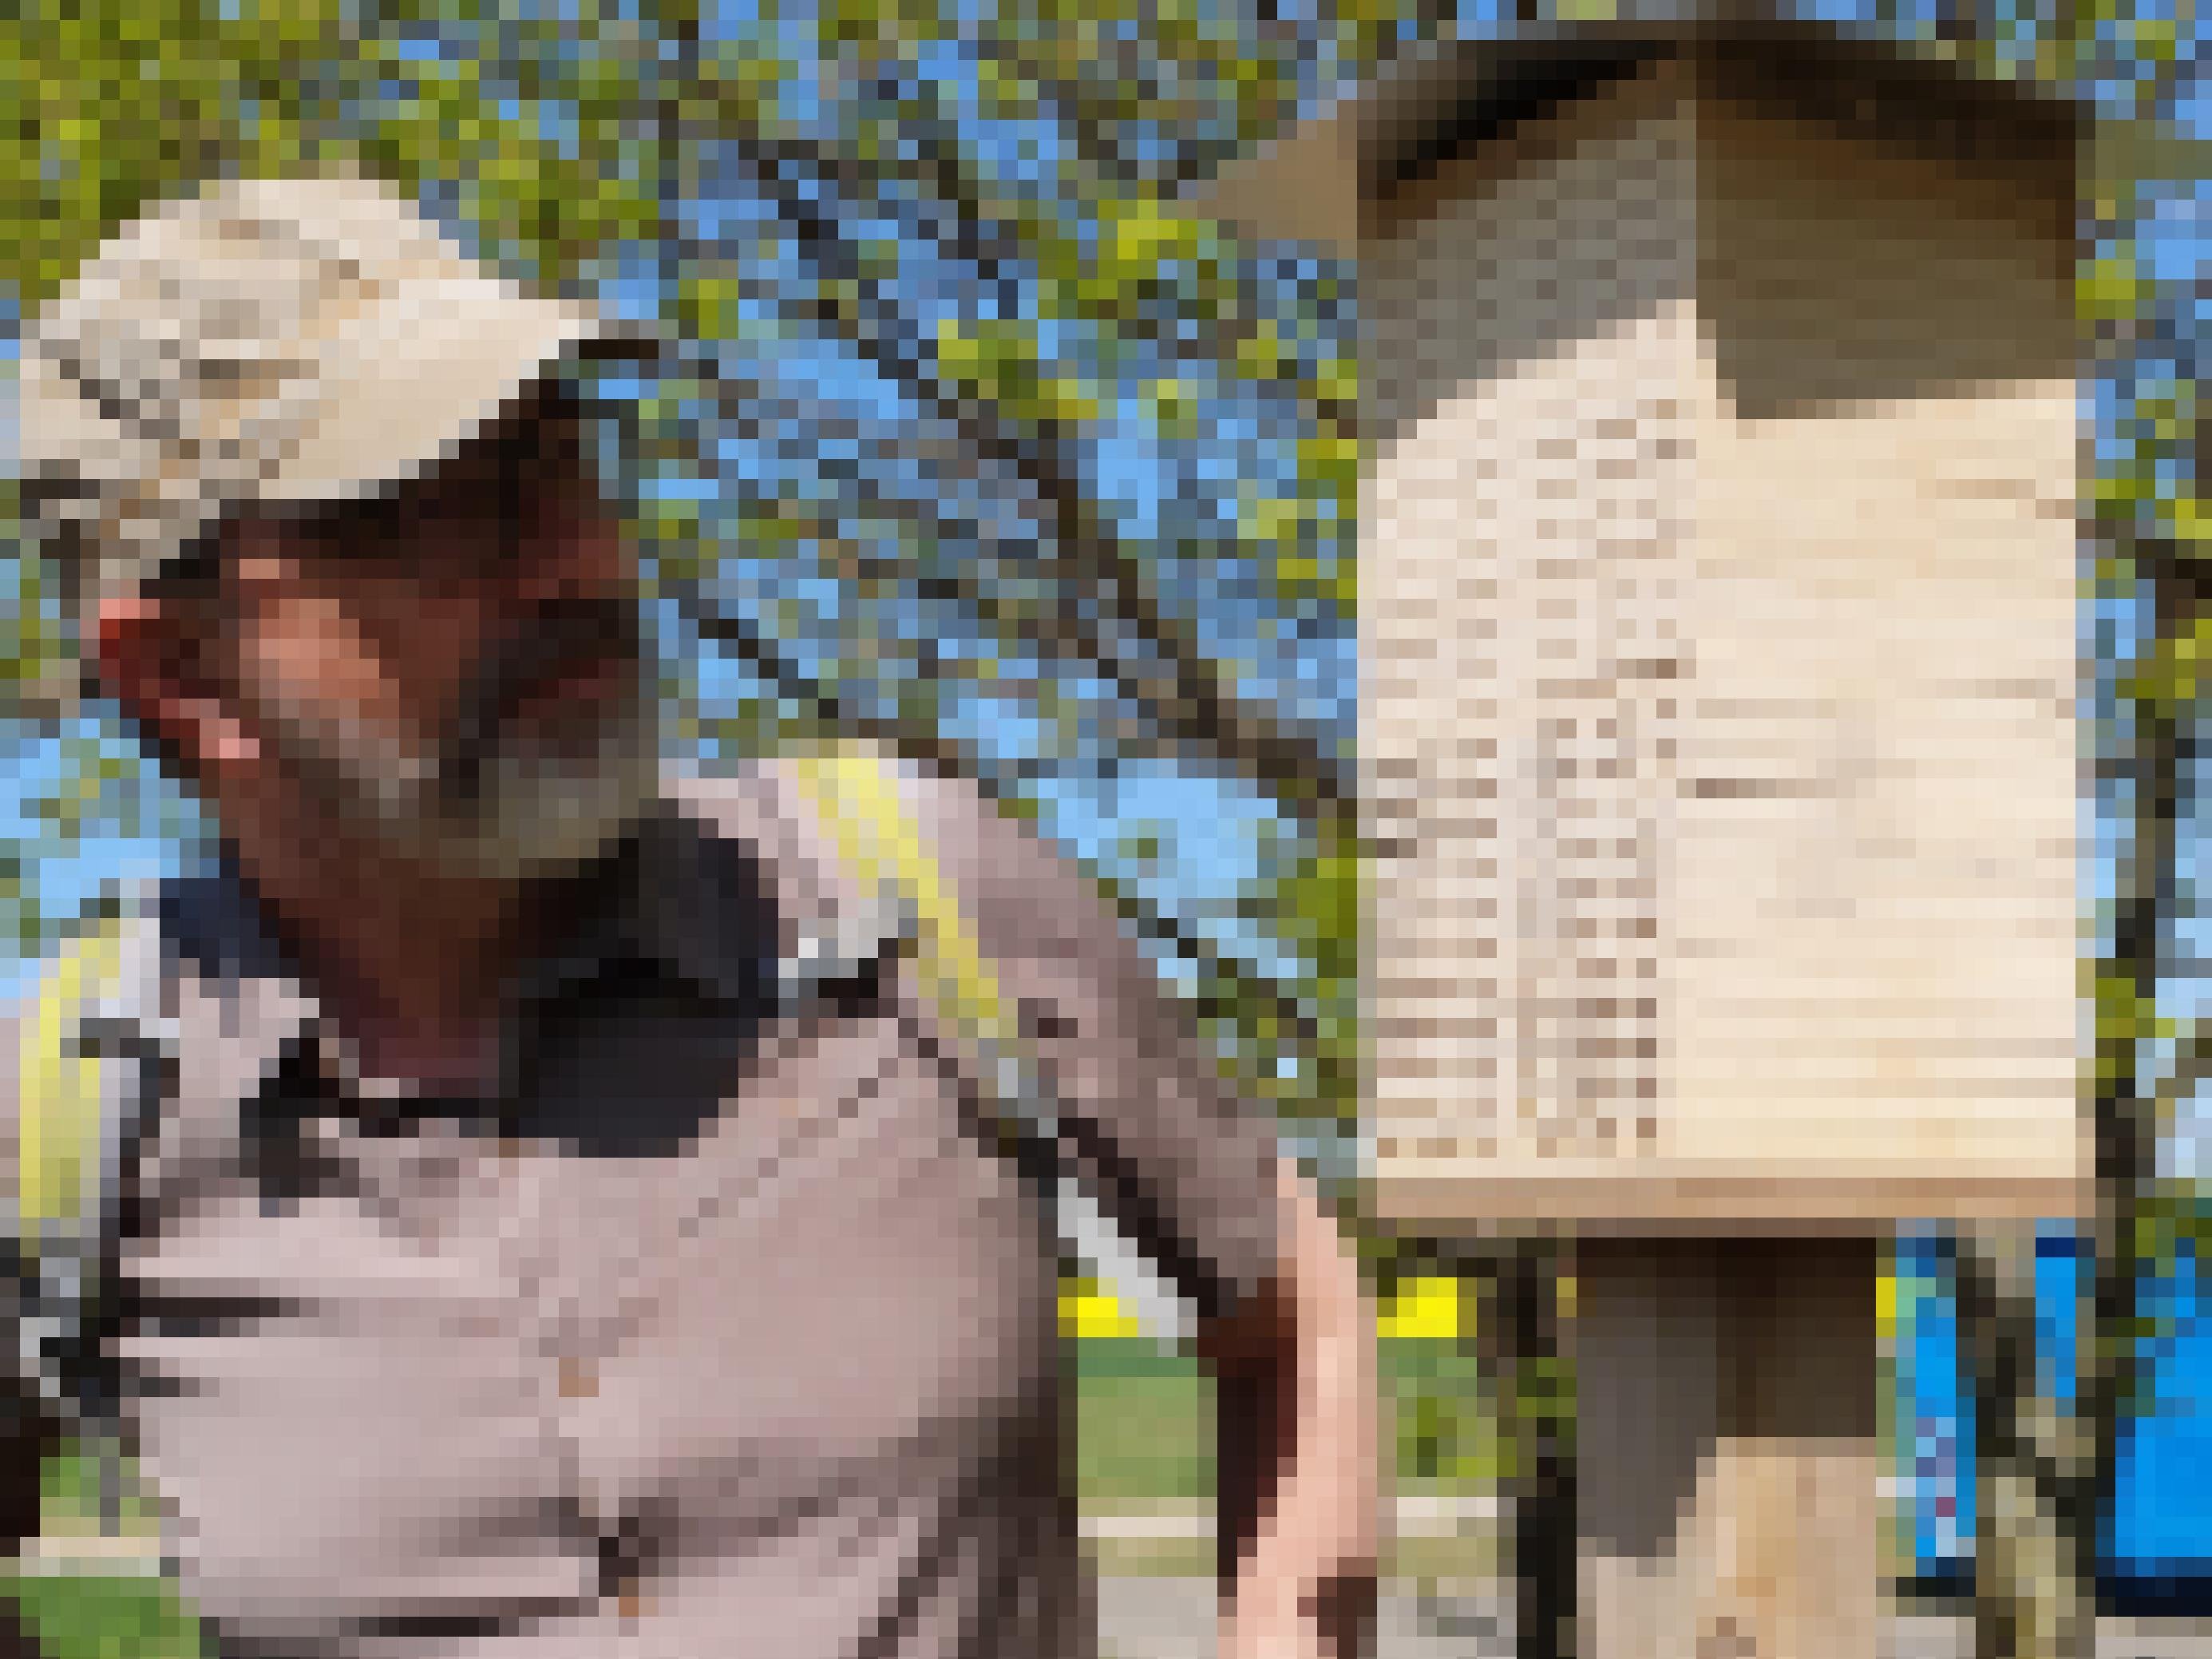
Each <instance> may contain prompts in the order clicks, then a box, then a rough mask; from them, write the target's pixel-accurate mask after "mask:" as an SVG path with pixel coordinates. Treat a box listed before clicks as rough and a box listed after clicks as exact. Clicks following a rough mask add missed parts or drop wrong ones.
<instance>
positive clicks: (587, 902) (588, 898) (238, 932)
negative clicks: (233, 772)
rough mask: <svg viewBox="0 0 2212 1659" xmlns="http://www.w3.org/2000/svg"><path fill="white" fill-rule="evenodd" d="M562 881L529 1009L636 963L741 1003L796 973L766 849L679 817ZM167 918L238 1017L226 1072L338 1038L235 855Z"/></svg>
mask: <svg viewBox="0 0 2212 1659" xmlns="http://www.w3.org/2000/svg"><path fill="white" fill-rule="evenodd" d="M560 879H561V889H560V890H559V891H558V892H557V893H549V895H548V898H549V900H550V902H558V903H561V904H562V906H563V907H564V908H566V909H567V911H568V916H569V919H570V920H569V922H568V925H567V926H564V927H562V929H561V931H560V935H559V940H558V943H557V944H556V945H555V947H554V948H553V949H551V950H550V951H548V952H547V953H546V954H544V956H541V957H538V959H537V960H536V961H535V962H533V963H531V964H530V965H529V966H528V967H527V968H526V969H525V971H524V973H523V975H522V976H521V979H520V982H519V984H518V986H517V990H518V993H519V998H518V1001H519V1003H522V1004H528V1003H539V1002H544V1001H548V1000H550V999H551V998H552V997H553V996H555V995H556V994H558V992H560V991H561V990H562V988H564V987H567V986H569V985H574V984H578V983H581V982H584V981H587V980H588V979H590V978H591V977H592V975H594V974H596V973H597V972H598V971H599V969H601V968H603V967H605V966H606V965H608V964H609V963H612V962H615V961H617V960H623V959H628V960H633V961H642V962H645V963H650V964H652V965H653V966H655V967H657V968H660V969H665V970H667V971H671V972H674V973H677V974H679V975H682V976H684V978H685V979H687V980H689V981H690V982H691V983H692V984H693V985H694V986H695V987H696V988H697V989H699V990H700V991H702V992H703V993H705V994H708V996H710V997H714V998H716V999H719V1000H725V1001H728V1002H731V1003H732V1004H739V1005H742V1004H744V1003H747V1002H752V1003H756V1004H757V1003H759V1002H763V1001H766V1000H773V999H775V998H776V997H777V994H778V987H779V985H780V983H781V981H783V980H785V979H787V978H788V977H790V975H791V969H790V968H789V965H788V964H787V963H780V962H779V960H778V941H779V939H781V937H782V933H781V928H780V927H779V925H778V920H777V908H776V894H775V888H774V885H773V884H772V882H771V879H770V876H769V872H768V871H767V870H766V869H764V868H763V865H762V863H761V861H760V860H759V859H758V857H757V854H756V853H755V852H754V850H753V849H752V848H750V847H749V846H747V845H746V844H744V842H739V841H736V840H733V839H728V838H724V837H719V836H714V835H713V834H711V833H710V832H708V830H707V829H705V828H703V827H702V826H701V825H700V824H698V823H696V822H694V821H692V820H691V819H690V818H689V817H684V816H683V815H682V814H680V813H678V812H676V811H672V810H665V809H664V810H660V811H655V812H653V814H651V815H649V816H648V817H647V818H645V819H644V820H643V821H641V823H639V824H638V826H637V827H636V828H635V829H633V830H632V831H631V833H630V834H629V836H626V837H625V838H624V839H623V842H621V843H620V844H619V845H618V846H617V848H614V849H612V850H611V851H610V852H609V853H607V854H604V855H602V857H601V858H599V860H595V861H594V862H593V863H592V865H591V866H587V867H586V868H585V869H584V870H582V871H580V872H578V873H577V874H576V875H575V876H574V877H572V878H560ZM160 909H161V935H162V939H163V940H164V942H165V944H166V945H167V949H168V950H169V951H172V952H173V954H174V957H175V958H176V959H177V960H178V961H179V963H182V964H183V965H184V966H185V967H186V968H187V969H189V970H190V972H191V975H192V976H193V977H195V978H196V979H197V980H198V981H200V984H201V987H203V989H204V991H205V992H207V993H210V994H213V995H214V996H215V997H216V999H218V1000H219V1002H220V1003H221V1004H222V1005H223V1006H224V1007H225V1009H226V1011H227V1012H225V1014H224V1015H223V1017H222V1019H221V1020H220V1022H219V1023H220V1024H221V1026H222V1045H221V1046H222V1047H223V1048H225V1049H226V1050H227V1051H234V1052H227V1053H226V1055H225V1058H224V1060H223V1061H222V1070H223V1071H224V1072H225V1073H228V1074H229V1075H233V1076H250V1075H255V1074H258V1075H261V1076H263V1077H266V1076H268V1075H270V1068H271V1067H272V1066H274V1064H275V1063H276V1059H277V1058H278V1056H279V1055H280V1054H282V1052H283V1049H284V1048H285V1047H286V1045H287V1044H288V1043H290V1042H295V1041H296V1040H298V1039H300V1038H301V1037H303V1036H310V1035H313V1034H317V1033H321V1034H324V1035H336V1034H335V1033H331V1032H327V1030H325V1028H324V1027H323V1026H322V1024H321V1011H320V1009H319V1006H318V1004H317V1001H316V1000H315V998H314V995H313V992H312V990H311V989H309V988H307V987H306V986H305V985H304V983H303V981H302V977H301V974H300V973H299V971H298V969H297V965H296V963H297V958H296V957H295V953H294V951H292V949H291V948H290V947H289V945H288V944H287V943H286V941H285V939H284V938H283V931H282V929H281V928H280V927H278V926H277V925H276V922H275V921H274V919H273V918H272V917H271V916H270V914H269V912H268V910H267V908H266V907H265V906H264V905H263V904H262V902H260V900H259V898H258V896H256V895H255V893H254V892H253V890H252V884H251V883H250V882H249V881H248V880H247V879H246V877H245V875H244V873H243V872H241V871H240V869H239V868H238V866H237V864H236V862H235V861H234V860H233V859H232V858H231V857H229V856H228V854H227V853H224V854H216V856H215V857H213V858H212V859H211V860H210V862H209V864H208V866H206V867H205V868H204V869H203V870H202V871H200V872H197V873H194V874H192V875H189V876H186V877H185V878H182V879H179V880H177V881H174V882H172V883H169V884H167V885H166V886H165V887H164V889H163V890H162V892H161V901H160ZM802 937H803V938H804V937H805V932H804V930H802ZM803 948H804V945H803V944H802V949H803ZM178 1035H179V1036H185V1035H187V1034H186V1033H183V1032H179V1033H178Z"/></svg>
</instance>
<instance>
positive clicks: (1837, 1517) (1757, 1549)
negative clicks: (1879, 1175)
mask: <svg viewBox="0 0 2212 1659" xmlns="http://www.w3.org/2000/svg"><path fill="white" fill-rule="evenodd" d="M1876 1267H1877V1261H1876V1248H1875V1241H1873V1240H1872V1239H1817V1240H1815V1239H1795V1240H1786V1241H1778V1240H1770V1239H1733V1240H1669V1241H1662V1242H1638V1243H1626V1242H1607V1243H1585V1244H1583V1246H1582V1247H1581V1248H1580V1249H1578V1250H1577V1253H1576V1264H1575V1283H1576V1311H1575V1317H1574V1319H1573V1320H1572V1321H1571V1339H1570V1340H1571V1353H1572V1356H1573V1359H1574V1363H1575V1380H1576V1393H1577V1421H1576V1443H1577V1460H1576V1461H1577V1479H1576V1498H1577V1518H1578V1524H1579V1528H1580V1531H1581V1534H1582V1541H1583V1542H1582V1559H1581V1574H1580V1577H1581V1615H1580V1618H1579V1620H1578V1625H1579V1628H1580V1631H1581V1632H1582V1641H1581V1644H1580V1649H1581V1659H1874V1654H1875V1637H1876V1631H1877V1628H1878V1624H1879V1614H1880V1609H1881V1575H1880V1571H1879V1559H1878V1556H1879V1522H1878V1510H1877V1505H1876V1498H1877V1491H1876V1484H1875V1482H1876V1463H1877V1446H1876V1438H1875V1375H1876V1364H1877V1360H1878V1354H1877V1351H1876V1346H1875V1337H1876V1332H1875V1305H1874V1287H1875V1271H1876Z"/></svg>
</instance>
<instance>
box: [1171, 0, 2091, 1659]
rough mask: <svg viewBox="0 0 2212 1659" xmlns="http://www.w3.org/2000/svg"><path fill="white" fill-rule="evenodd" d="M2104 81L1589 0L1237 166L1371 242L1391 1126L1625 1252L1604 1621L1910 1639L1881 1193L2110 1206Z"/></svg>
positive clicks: (1615, 1651) (1448, 1166) (1590, 1324)
mask: <svg viewBox="0 0 2212 1659" xmlns="http://www.w3.org/2000/svg"><path fill="white" fill-rule="evenodd" d="M2081 120H2082V118H2081V114H2080V112H2078V111H2077V110H2076V109H2075V108H2074V107H2073V106H2069V105H2067V104H2064V103H2062V102H2059V101H2057V100H2053V99H2050V98H2047V97H2045V96H2042V95H2039V94H2033V93H2031V92H2029V91H2027V90H2024V89H2022V88H2020V87H2017V86H2013V85H2008V84H1998V83H1995V82H1990V81H1988V80H1985V79H1982V78H1978V76H1976V75H1975V74H1973V73H1972V72H1971V71H1969V70H1966V69H1965V68H1962V67H1960V66H1959V65H1957V64H1953V63H1951V62H1948V61H1937V60H1936V59H1934V58H1923V57H1920V56H1917V55H1916V54H1915V53H1914V52H1912V51H1911V49H1909V48H1907V47H1904V46H1898V45H1895V44H1892V43H1887V42H1879V41H1875V40H1868V39H1863V38H1859V37H1856V36H1853V35H1851V34H1850V33H1846V32H1844V31H1843V30H1841V29H1839V28H1837V27H1829V26H1825V25H1819V24H1813V23H1807V22H1794V21H1784V20H1780V19H1778V18H1771V17H1760V16H1756V15H1742V14H1740V13H1739V14H1731V15H1728V16H1726V17H1720V16H1711V15H1691V16H1682V15H1669V16H1668V18H1667V19H1665V20H1664V21H1646V22H1638V21H1606V22H1586V23H1579V24H1573V23H1569V24H1559V25H1553V26H1548V27H1544V28H1541V29H1529V28H1523V29H1522V30H1519V31H1518V32H1516V34H1515V35H1514V37H1513V38H1512V39H1511V40H1508V41H1460V42H1454V43H1451V44H1449V45H1447V46H1443V47H1441V48H1437V49H1431V50H1429V51H1426V52H1423V53H1421V54H1419V55H1418V56H1416V57H1413V58H1409V59H1407V60H1406V61H1402V62H1401V63H1399V64H1395V65H1394V66H1391V67H1389V69H1387V70H1385V71H1384V72H1383V74H1382V75H1381V76H1379V77H1377V78H1376V80H1375V82H1373V83H1372V84H1370V85H1369V86H1368V87H1367V88H1365V89H1364V91H1363V92H1362V93H1360V94H1358V95H1357V96H1355V97H1353V98H1352V99H1351V100H1348V101H1347V102H1346V103H1345V104H1342V105H1340V106H1338V107H1337V108H1336V109H1335V110H1334V112H1331V113H1329V114H1328V116H1327V117H1326V118H1322V119H1320V120H1317V121H1316V122H1313V123H1310V124H1308V125H1302V126H1299V127H1297V128H1295V129H1293V130H1292V131H1290V132H1288V133H1287V134H1285V136H1283V137H1280V138H1279V140H1278V141H1277V142H1276V143H1274V144H1273V145H1272V146H1271V147H1270V148H1268V149H1267V150H1265V151H1263V152H1261V153H1259V154H1257V155H1254V156H1252V157H1250V158H1249V159H1248V160H1245V161H1242V162H1240V163H1239V164H1238V165H1237V167H1234V168H1233V169H1232V170H1231V171H1229V172H1227V173H1225V174H1223V175H1222V176H1221V177H1219V178H1218V179H1215V180H1213V181H1212V183H1211V185H1209V187H1208V193H1207V194H1206V197H1205V198H1204V199H1203V201H1202V202H1201V203H1200V205H1201V206H1202V208H1203V209H1204V210H1206V211H1207V212H1210V213H1212V214H1213V215H1216V216H1219V217H1222V218H1225V219H1228V220H1230V221H1231V222H1237V223H1238V224H1240V225H1241V226H1242V227H1243V228H1246V229H1248V230H1249V231H1252V232H1255V233H1257V234H1267V235H1271V236H1282V237H1293V238H1298V239H1303V240H1310V241H1312V242H1316V243H1320V244H1322V245H1325V246H1328V247H1329V248H1331V249H1333V250H1334V251H1336V252H1340V253H1343V254H1346V255H1352V256H1356V258H1357V261H1358V264H1357V270H1358V285H1359V286H1358V294H1359V313H1360V317H1361V319H1362V321H1361V327H1362V330H1363V337H1362V341H1361V351H1362V353H1363V356H1362V369H1361V372H1362V394H1361V395H1362V398H1363V404H1362V410H1361V416H1360V419H1361V424H1362V430H1363V434H1364V440H1365V443H1366V446H1367V450H1366V454H1367V473H1366V477H1365V481H1364V499H1363V502H1362V507H1361V513H1362V520H1361V532H1360V542H1359V559H1360V593H1361V615H1360V619H1359V649H1360V673H1361V677H1362V678H1361V690H1360V698H1361V701H1360V719H1361V731H1360V743H1361V764H1362V768H1363V773H1362V776H1363V787H1364V797H1365V802H1366V810H1367V812H1368V820H1367V830H1368V833H1369V834H1370V836H1371V837H1372V842H1373V848H1374V857H1373V864H1372V884H1371V889H1370V891H1371V908H1370V928H1371V934H1370V950H1371V955H1370V980H1369V992H1370V1000H1369V1003H1368V1007H1367V1016H1368V1019H1369V1022H1370V1024H1369V1033H1370V1044H1371V1054H1372V1072H1371V1079H1370V1118H1369V1123H1368V1127H1369V1130H1370V1133H1371V1136H1372V1160H1371V1165H1370V1169H1369V1170H1368V1173H1369V1174H1370V1176H1371V1179H1372V1184H1373V1194H1374V1202H1375V1204H1376V1206H1377V1208H1378V1210H1379V1211H1380V1212H1381V1213H1382V1214H1383V1216H1384V1217H1386V1218H1391V1219H1393V1220H1395V1221H1396V1222H1397V1223H1399V1224H1400V1225H1402V1226H1405V1227H1407V1229H1409V1230H1413V1231H1419V1232H1425V1233H1426V1234H1428V1235H1430V1236H1433V1237H1438V1238H1451V1237H1475V1236H1480V1235H1491V1236H1496V1235H1500V1234H1511V1233H1513V1232H1515V1231H1551V1230H1564V1231H1565V1232H1566V1233H1567V1234H1568V1235H1570V1236H1571V1237H1573V1238H1574V1239H1575V1241H1576V1251H1575V1256H1576V1290H1577V1301H1576V1308H1575V1312H1574V1316H1573V1318H1572V1319H1571V1321H1570V1322H1569V1323H1570V1326H1571V1338H1570V1340H1571V1345H1572V1349H1571V1351H1572V1353H1573V1357H1574V1358H1575V1361H1576V1375H1577V1389H1578V1404H1577V1473H1576V1482H1577V1486H1576V1492H1577V1510H1578V1516H1579V1519H1578V1522H1577V1529H1578V1533H1579V1536H1580V1544H1579V1562H1580V1565H1579V1567H1578V1573H1579V1592H1578V1606H1579V1610H1580V1616H1579V1621H1578V1623H1579V1637H1578V1640H1579V1644H1580V1647H1581V1651H1582V1653H1583V1655H1584V1656H1586V1659H1588V1656H1596V1659H1665V1656H1674V1655H1680V1656H1682V1659H1692V1656H1695V1659H1725V1656H1739V1659H1748V1656H1757V1659H1829V1656H1833V1659H1872V1656H1873V1655H1874V1654H1875V1650H1876V1623H1877V1617H1878V1614H1879V1612H1880V1607H1881V1565H1880V1561H1879V1552H1878V1540H1879V1532H1878V1510H1877V1480H1878V1467H1877V1466H1878V1461H1879V1460H1878V1448H1877V1443H1876V1437H1875V1413H1876V1374H1877V1358H1878V1350H1877V1343H1876V1323H1875V1280H1876V1274H1877V1267H1878V1262H1879V1256H1878V1249H1879V1246H1880V1243H1881V1239H1882V1237H1883V1236H1884V1234H1885V1233H1886V1231H1887V1230H1888V1229H1890V1228H1891V1227H1892V1226H1893V1224H1895V1223H1897V1222H1899V1221H1900V1220H1905V1219H1911V1218H1947V1219H1950V1220H1953V1221H1959V1222H1971V1221H1973V1220H1977V1219H1984V1220H1986V1219H1994V1218H2043V1217H2051V1218H2057V1217H2067V1216H2073V1215H2078V1214H2081V1213H2082V1212H2084V1208H2085V1206H2087V1203H2088V1202H2089V1199H2090V1194H2091V1191H2092V1188H2091V1183H2090V1173H2091V1160H2092V1146H2091V1143H2090V1139H2089V1137H2088V1134H2087V1131H2086V1129H2085V1127H2084V1121H2083V1116H2082V1114H2081V1110H2080V1109H2079V1106H2078V1104H2077V1101H2078V1097H2079V1087H2078V1085H2079V1078H2080V1073H2081V1063H2080V1056H2081V1055H2082V1054H2085V1053H2086V1052H2087V1049H2086V1047H2085V1038H2084V1036H2083V1035H2082V1014H2081V1006H2080V1005H2079V1004H2078V1003H2077V980H2076V951H2077V944H2076V940H2077V921H2078V918H2079V916H2080V915H2081V902H2082V901H2081V896H2080V894H2079V893H2078V891H2077V877H2078V873H2079V867H2078V863H2077V859H2078V855H2079V842H2078V836H2079V832H2080V825H2081V822H2082V814H2083V807H2082V805H2081V803H2082V799H2083V787H2082V782H2081V764H2082V759H2081V757H2082V753H2083V750H2082V749H2081V734H2080V733H2079V732H2078V729H2077V721H2076V719H2075V697H2076V695H2077V646H2076V624H2077V618H2076V608H2075V593H2076V576H2077V541H2076V529H2075V479H2076V474H2077V471H2078V457H2079V447H2080V444H2081V436H2080V434H2081V419H2080V411H2079V398H2080V376H2081V369H2080V367H2079V362H2080V358H2081V352H2080V349H2079V348H2078V346H2077V341H2076V333H2075V322H2074V302H2073V277H2074V266H2075V175H2076V153H2077V149H2078V147H2079V144H2078V141H2079V138H2080V136H2081V135H2080V127H2081Z"/></svg>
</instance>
